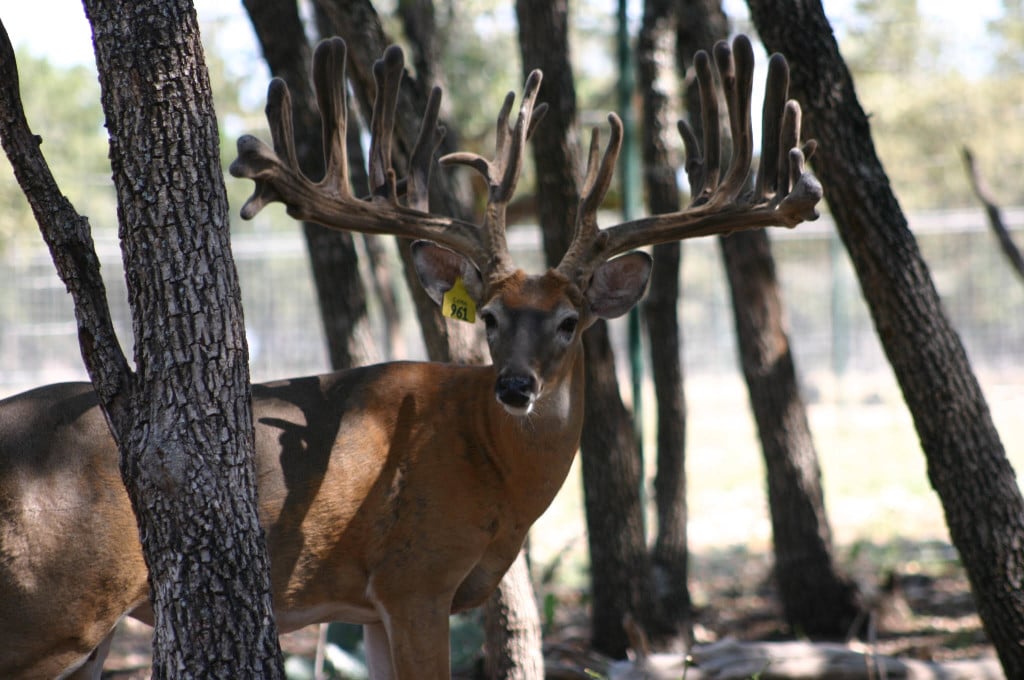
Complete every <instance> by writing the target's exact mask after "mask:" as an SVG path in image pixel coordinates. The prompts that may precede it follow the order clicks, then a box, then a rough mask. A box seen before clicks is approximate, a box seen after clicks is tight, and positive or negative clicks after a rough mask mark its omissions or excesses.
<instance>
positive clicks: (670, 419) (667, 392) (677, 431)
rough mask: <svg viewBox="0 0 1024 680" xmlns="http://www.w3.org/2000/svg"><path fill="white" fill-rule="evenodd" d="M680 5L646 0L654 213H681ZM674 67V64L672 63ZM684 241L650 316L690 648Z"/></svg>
mask: <svg viewBox="0 0 1024 680" xmlns="http://www.w3.org/2000/svg"><path fill="white" fill-rule="evenodd" d="M673 4H674V3H673V2H672V0H646V2H645V3H644V15H643V21H642V23H641V26H640V34H639V36H638V37H637V49H636V52H637V53H636V63H637V86H638V88H639V91H640V93H641V96H642V112H641V134H642V135H643V138H642V142H641V147H642V154H643V167H644V187H645V188H646V193H647V210H648V212H649V213H650V214H652V215H658V214H662V213H669V212H675V211H677V210H679V185H678V183H677V182H676V169H675V164H673V163H672V162H671V160H670V159H669V152H668V148H669V142H668V136H669V135H670V134H672V133H671V132H670V131H672V130H674V129H675V126H674V125H672V124H671V123H670V122H669V120H670V118H671V110H670V109H671V107H670V102H669V93H668V92H666V91H665V88H664V87H663V84H664V79H665V78H666V77H667V75H668V74H667V73H664V72H663V70H662V69H661V68H660V67H659V65H660V64H661V63H663V62H664V60H665V57H666V55H671V54H672V51H671V46H672V44H673V43H674V40H673V38H674V35H673V30H672V29H673V27H674V19H675V12H674V11H673V10H674V6H673ZM669 63H671V61H669ZM681 252H682V245H681V244H680V243H679V242H675V243H666V244H664V245H659V246H655V247H654V270H653V271H652V272H651V284H650V290H649V291H648V293H647V298H646V299H645V300H644V302H643V317H644V322H645V325H646V327H647V339H648V343H649V345H650V348H651V349H650V351H651V365H653V366H656V367H657V370H655V371H653V372H652V374H651V375H652V378H653V381H654V394H655V400H656V401H657V412H658V435H657V441H658V449H657V461H658V466H657V474H656V475H655V478H654V502H655V507H656V510H657V519H658V526H657V536H656V538H655V541H654V549H653V551H652V553H651V568H652V569H653V571H654V584H655V588H657V590H656V592H655V597H656V598H657V602H658V606H659V607H660V608H661V609H662V611H663V613H664V615H665V616H666V618H667V620H668V621H670V622H671V623H672V624H673V625H674V626H675V627H676V630H677V634H678V635H679V636H680V637H681V638H682V639H683V641H684V642H685V643H687V644H689V643H692V641H693V634H692V621H691V611H690V591H689V587H688V582H689V570H688V564H687V562H688V560H689V551H688V546H687V533H686V523H687V511H686V510H687V509H686V398H685V395H684V392H683V365H682V361H681V360H680V352H681V351H682V340H681V332H680V329H679V313H678V308H677V305H678V302H679V261H680V255H681Z"/></svg>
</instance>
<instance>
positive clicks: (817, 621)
mask: <svg viewBox="0 0 1024 680" xmlns="http://www.w3.org/2000/svg"><path fill="white" fill-rule="evenodd" d="M683 4H684V17H683V20H682V21H681V22H680V26H679V34H678V36H679V44H678V48H677V49H678V51H679V54H678V57H679V63H680V65H681V67H682V68H681V70H683V71H684V72H685V70H686V68H688V67H689V65H690V62H691V60H692V58H693V54H694V53H695V52H696V51H697V50H701V49H702V50H705V51H707V52H708V53H709V54H710V53H711V51H712V48H713V47H714V44H715V42H717V41H718V40H724V39H726V38H728V37H729V25H728V19H727V18H726V16H725V13H724V12H723V11H722V6H721V5H722V3H721V1H720V0H690V1H688V2H684V3H683ZM686 95H687V109H688V110H689V117H690V121H691V125H692V126H693V127H694V128H695V130H697V134H698V135H699V134H701V132H700V128H701V116H700V104H699V96H698V92H697V88H696V87H691V88H688V89H687V93H686ZM719 245H720V246H721V249H722V255H723V261H724V264H725V269H726V274H727V277H728V281H729V289H730V292H731V294H732V306H733V314H734V318H735V322H736V339H737V345H738V348H739V354H740V365H741V367H742V369H743V377H744V378H745V380H746V383H747V392H748V394H749V395H750V404H751V408H752V409H753V412H754V419H755V421H756V422H757V428H758V434H759V438H760V440H761V450H762V453H763V455H764V460H765V470H766V472H767V477H768V505H769V511H770V514H771V519H772V537H773V540H774V548H775V582H776V584H777V586H778V593H779V599H780V600H781V603H782V610H783V612H784V615H785V617H786V621H787V623H788V624H789V625H790V626H791V627H792V628H793V630H794V631H797V632H798V633H800V634H802V635H810V636H821V637H827V638H837V637H838V638H841V637H844V636H845V635H846V634H847V633H848V632H849V630H850V626H851V624H852V623H853V621H854V620H855V619H856V618H857V616H858V615H859V613H860V609H861V605H860V599H859V593H858V590H857V588H856V586H855V585H854V584H853V582H851V581H850V580H849V579H847V578H845V577H844V576H843V575H842V574H840V573H839V571H838V569H837V568H836V565H835V561H834V559H833V554H832V530H831V528H830V527H829V523H828V515H827V514H826V512H825V499H824V494H823V492H822V489H821V472H820V469H819V467H818V455H817V452H816V451H815V449H814V440H813V438H812V436H811V429H810V424H809V423H808V420H807V410H806V408H805V406H804V403H803V400H802V399H801V397H800V389H799V385H798V382H797V377H796V369H795V367H794V364H793V355H792V353H791V352H790V349H789V338H788V337H787V335H786V331H785V322H784V313H783V307H782V297H781V291H780V289H779V282H778V279H777V277H776V275H775V260H774V258H773V257H772V253H771V247H770V245H769V241H768V235H767V233H766V232H765V231H764V230H763V229H762V230H757V231H743V232H737V233H735V234H732V235H730V236H726V237H719Z"/></svg>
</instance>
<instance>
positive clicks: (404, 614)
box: [0, 38, 821, 678]
mask: <svg viewBox="0 0 1024 680" xmlns="http://www.w3.org/2000/svg"><path fill="white" fill-rule="evenodd" d="M734 55H735V56H734ZM715 61H716V63H717V66H718V70H719V72H720V76H721V78H720V79H721V81H722V83H723V90H724V93H725V100H726V102H727V105H728V111H729V118H730V122H731V128H732V137H733V151H732V157H731V161H730V163H729V167H728V169H727V171H725V172H724V177H721V178H720V175H722V174H723V173H720V166H721V163H720V152H719V139H718V122H717V121H718V111H717V96H716V92H715V89H714V87H713V77H712V71H711V65H710V59H709V57H708V56H707V55H701V56H699V57H698V59H697V60H696V63H697V66H698V76H699V82H700V85H701V90H702V93H703V98H704V101H705V113H704V118H705V121H704V130H705V139H704V145H703V146H704V149H705V151H706V155H705V156H704V157H703V158H701V157H700V154H699V145H698V144H697V141H696V139H695V138H694V135H693V134H692V133H690V132H689V130H688V128H686V127H685V126H681V131H682V133H683V136H684V140H685V142H686V146H687V156H688V160H687V171H688V173H689V175H690V178H691V184H692V186H693V190H694V202H693V206H692V207H691V208H689V209H688V210H684V211H681V212H678V213H674V214H670V215H662V216H658V217H651V218H646V219H641V220H636V221H632V222H628V223H623V224H618V225H616V226H613V227H610V228H608V229H603V230H602V229H599V228H598V226H597V220H596V214H597V209H598V206H599V205H600V203H601V201H602V199H603V197H604V195H605V192H606V191H607V189H608V186H609V184H610V182H611V178H612V174H613V168H614V164H615V160H616V157H617V154H618V150H619V144H620V141H621V134H622V126H621V123H620V122H619V119H618V118H617V117H615V116H614V115H610V116H609V122H610V124H611V140H610V142H609V144H608V146H607V149H606V150H605V152H604V154H603V157H602V156H601V154H600V153H599V142H598V138H597V134H596V132H595V134H594V137H593V142H592V144H591V146H590V153H589V164H588V169H587V176H586V178H585V179H584V181H583V186H582V191H581V199H580V203H579V210H578V215H577V216H576V223H575V237H574V239H573V241H572V245H571V247H570V248H569V250H568V252H567V253H566V254H565V257H564V259H563V260H562V262H561V264H559V266H558V267H556V268H554V269H552V270H550V271H547V272H545V273H542V274H539V275H530V274H525V273H523V272H522V271H521V270H518V269H517V268H516V267H515V266H514V265H513V263H512V261H511V259H510V257H509V252H508V248H507V244H506V239H505V209H506V206H507V204H508V201H509V199H510V198H511V196H512V193H513V191H514V189H515V185H516V181H517V178H518V176H519V171H520V167H521V165H522V160H523V153H524V146H525V143H526V140H527V138H528V137H529V135H530V132H531V130H532V129H533V126H534V125H535V124H536V123H537V122H538V121H539V119H540V117H541V115H542V113H543V106H542V105H541V106H536V107H535V99H536V96H537V91H538V88H539V86H540V80H541V75H540V73H539V72H534V73H532V74H531V75H530V77H529V78H528V79H527V82H526V86H525V92H524V95H523V101H522V103H521V107H520V110H519V114H518V117H517V119H516V120H515V122H514V124H510V120H509V116H510V113H511V110H512V95H509V97H508V98H507V99H506V101H505V104H504V106H503V108H502V110H501V114H500V115H499V118H498V133H497V152H496V154H495V157H494V159H491V160H487V159H484V158H481V157H480V156H477V155H472V154H465V153H458V154H453V155H450V156H447V157H445V158H442V159H441V162H442V163H446V164H451V163H456V164H465V165H469V166H471V167H473V168H475V169H476V170H478V171H479V172H481V173H482V174H483V176H484V177H485V178H486V180H487V183H488V186H489V200H488V204H487V210H486V215H485V217H484V219H483V223H482V225H479V226H477V225H473V224H468V223H465V222H460V221H458V220H454V219H450V218H447V217H441V216H436V215H430V214H427V213H426V207H427V201H426V189H427V182H428V181H429V173H430V166H431V164H432V162H433V160H432V155H433V152H434V150H435V148H436V144H437V142H438V140H439V139H440V135H441V132H440V130H439V129H438V126H437V111H438V103H439V92H437V91H435V92H434V93H433V94H432V97H431V102H430V105H429V107H428V110H427V112H426V114H425V116H424V122H423V125H422V128H421V133H420V138H419V141H418V143H417V145H416V147H415V149H414V151H413V154H412V159H413V161H412V163H411V169H410V171H409V173H408V176H407V177H406V178H405V179H404V180H401V181H399V180H397V179H396V176H395V172H394V171H393V170H392V167H391V162H390V156H391V154H390V148H389V147H390V143H391V133H392V127H393V123H394V114H395V106H396V93H397V89H398V84H399V81H400V78H401V76H402V73H403V70H404V66H403V61H402V56H401V52H400V51H398V50H397V49H395V48H392V49H391V50H389V51H388V52H387V53H386V54H385V56H384V58H383V60H382V61H380V62H378V64H377V66H376V68H375V75H376V76H377V83H378V96H377V101H376V103H375V106H374V115H373V123H372V145H371V154H370V158H371V161H370V162H371V168H370V175H371V178H372V183H373V191H372V196H371V197H370V198H369V199H368V200H359V199H357V198H356V197H354V196H353V195H352V194H351V193H350V190H349V187H348V180H347V160H346V157H345V143H344V137H345V125H346V119H345V111H346V106H345V100H344V97H345V85H344V82H343V69H344V62H345V46H344V43H342V42H341V41H340V40H337V39H334V40H330V41H326V42H324V43H321V45H320V46H319V47H318V48H317V51H316V55H315V60H314V62H315V66H314V73H313V77H314V79H315V81H316V87H317V94H318V98H319V102H320V106H321V111H322V115H323V120H324V132H325V134H324V139H325V143H324V150H325V154H326V166H327V173H326V177H325V178H324V179H323V180H322V181H321V182H319V183H313V182H311V181H310V180H309V179H307V178H306V177H305V176H304V175H303V174H302V173H301V172H300V171H299V170H298V164H297V162H296V157H295V150H294V146H293V142H292V130H291V117H290V102H289V96H288V92H287V88H286V87H285V86H284V84H283V83H282V82H280V81H274V82H273V83H272V84H271V86H270V91H269V102H268V107H267V112H268V119H269V121H270V127H271V131H272V136H273V142H274V149H273V150H272V149H270V148H268V147H267V146H265V145H264V144H262V143H261V142H259V141H257V140H256V139H254V138H252V137H244V138H242V139H240V140H239V142H238V148H239V158H238V160H237V161H236V162H235V163H234V164H233V165H232V166H231V172H232V174H234V175H236V176H240V177H248V178H251V179H253V180H255V183H256V189H255V193H254V194H253V196H252V198H250V199H249V201H248V202H247V203H246V205H245V207H244V208H243V209H242V214H243V215H244V216H246V217H251V216H252V215H254V214H255V213H256V212H258V211H259V210H260V209H261V208H262V206H263V205H264V204H266V203H267V202H269V201H273V200H277V201H281V202H283V203H284V204H285V205H286V206H287V208H288V212H289V214H291V215H292V216H294V217H296V218H300V219H304V220H310V221H315V222H319V223H321V224H324V225H327V226H329V227H333V228H338V229H349V230H354V231H362V232H373V233H387V234H395V235H398V236H403V237H410V238H416V239H425V241H420V242H418V243H417V244H416V245H415V247H414V259H415V261H416V264H417V267H418V271H419V276H420V279H421V281H422V283H423V285H424V286H425V287H426V289H427V291H428V292H429V293H430V295H431V296H432V297H433V299H435V300H436V301H438V303H441V302H442V301H443V300H444V297H445V295H446V293H448V292H449V291H450V289H452V288H453V286H455V284H456V282H457V281H458V280H459V279H461V281H462V285H463V287H464V288H465V289H466V291H467V294H468V296H469V298H470V299H471V303H472V304H474V305H475V306H476V307H477V308H478V309H479V316H480V317H481V318H482V319H483V322H484V324H485V325H486V329H487V338H488V342H489V344H490V351H491V356H492V359H493V361H494V365H493V366H475V367H462V366H454V365H445V364H436V363H415V362H395V363H388V364H383V365H378V366H370V367H366V368H359V369H355V370H350V371H344V372H338V373H332V374H329V375H323V376H318V377H307V378H296V379H292V380H284V381H281V382H274V383H269V384H264V385H256V386H254V388H253V410H254V417H255V422H256V467H257V474H258V488H259V501H260V519H261V522H262V524H263V526H264V527H265V530H266V533H267V538H268V542H269V550H270V556H271V560H272V581H273V591H274V606H275V613H276V617H277V623H278V626H279V628H280V630H281V631H290V630H295V629H297V628H299V627H302V626H305V625H307V624H310V623H315V622H322V621H334V620H344V621H352V622H356V623H361V624H363V625H364V626H365V627H366V641H367V649H368V652H369V658H370V664H371V671H372V674H373V676H374V677H398V678H440V677H447V676H448V673H449V668H448V663H449V661H448V615H449V614H450V613H451V612H455V611H459V610H463V609H466V608H469V607H475V606H477V605H479V604H481V603H482V602H483V601H484V599H485V598H486V597H487V596H488V595H489V594H490V593H491V591H492V590H493V589H494V588H495V586H496V585H497V583H498V581H499V579H500V578H501V577H502V574H503V573H504V572H505V570H506V568H507V567H508V565H509V564H510V563H511V561H512V560H513V558H514V557H515V556H516V554H517V553H518V551H519V549H520V547H521V546H522V544H523V540H524V537H525V536H526V532H527V530H528V529H529V528H530V525H531V524H532V523H533V522H534V520H536V518H537V517H538V516H539V515H540V514H541V512H543V511H544V509H545V508H546V507H547V506H548V504H549V503H550V502H551V500H552V498H553V497H554V495H555V493H556V492H557V491H558V489H559V487H560V486H561V485H562V482H563V480H564V479H565V476H566V474H567V472H568V470H569V466H570V463H571V462H572V460H573V456H574V455H575V453H576V449H577V446H578V443H579V439H580V432H581V428H582V426H583V408H582V401H583V361H584V357H583V351H582V347H581V342H580V336H581V334H582V333H583V332H584V331H585V330H586V329H587V327H588V326H590V325H591V324H592V323H594V321H595V320H596V319H598V318H611V317H616V316H619V315H621V314H623V313H624V312H626V311H627V310H628V309H629V308H630V307H631V306H632V305H633V304H635V303H636V302H637V301H638V300H639V299H640V298H641V297H642V295H643V294H644V291H645V289H646V285H647V278H648V274H649V272H650V267H651V260H650V257H649V256H648V255H646V254H644V253H641V252H630V253H628V254H625V255H622V256H621V257H617V258H615V259H612V258H613V257H614V256H616V255H620V254H622V253H626V252H627V251H630V250H632V249H634V248H637V247H639V246H643V245H645V244H653V243H659V242H665V241H671V240H676V239H683V238H690V237H693V236H702V235H707V234H718V233H724V232H729V231H732V230H736V229H747V228H753V227H760V226H769V225H785V226H794V225H796V224H797V223H799V222H801V221H802V220H805V219H813V218H814V217H815V216H816V213H815V204H816V203H817V201H818V200H819V199H820V196H821V189H820V187H819V185H818V184H817V182H816V181H815V180H814V178H813V177H812V176H811V175H810V174H808V173H805V172H804V169H803V163H804V153H803V152H802V151H801V149H800V148H799V146H798V145H799V107H798V106H797V105H796V104H795V103H794V102H786V89H787V86H788V71H787V70H786V66H785V61H784V60H783V59H781V57H777V58H774V59H773V60H772V63H771V68H770V71H769V79H768V96H767V100H766V105H765V110H764V130H765V139H764V142H763V146H762V149H763V153H762V160H761V170H760V173H759V175H758V179H757V182H756V184H755V185H753V186H752V187H751V186H750V185H749V184H748V181H747V180H748V175H749V174H750V166H751V157H752V146H753V145H752V139H751V137H752V135H751V128H750V111H749V109H750V92H751V82H752V77H753V52H752V49H751V46H750V43H749V41H747V40H746V39H745V38H743V39H738V40H737V41H736V42H735V43H734V47H733V48H730V47H729V46H728V45H725V44H724V43H723V44H721V45H719V46H718V47H717V48H716V50H715ZM403 196H404V203H401V202H400V200H401V199H402V197H403ZM428 241H429V242H428ZM456 304H458V303H456ZM125 615H131V616H135V617H137V618H139V619H141V620H143V621H149V620H150V616H151V612H150V611H149V606H148V586H147V574H146V567H145V565H144V563H143V559H142V553H141V548H140V544H139V538H138V535H137V532H136V529H135V520H134V517H133V515H132V510H131V506H130V504H129V502H128V498H127V496H126V494H125V492H124V490H123V488H122V485H121V480H120V476H119V472H118V451H117V449H116V447H115V445H114V442H113V440H112V439H111V436H110V434H109V433H108V430H107V425H106V422H105V420H104V417H103V415H102V413H101V412H100V409H99V408H98V407H97V402H96V398H95V397H94V395H93V392H92V389H91V387H90V385H88V384H85V383H82V384H63V385H52V386H49V387H42V388H39V389H36V390H33V391H31V392H27V393H24V394H21V395H18V396H15V397H11V398H9V399H7V400H5V401H3V402H0V677H4V678H40V677H53V676H58V675H61V674H65V673H69V672H73V671H75V669H78V672H81V673H85V672H87V671H90V672H91V671H93V670H96V669H98V668H99V667H100V666H101V665H102V661H103V656H104V654H103V653H96V654H93V658H91V659H90V658H89V656H90V654H92V653H93V652H94V650H95V649H97V647H99V648H100V649H102V648H103V645H105V644H107V643H108V642H109V638H108V634H109V633H110V632H111V630H112V628H113V627H114V625H115V623H116V622H117V621H118V620H119V619H120V618H121V617H123V616H125Z"/></svg>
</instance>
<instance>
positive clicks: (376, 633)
mask: <svg viewBox="0 0 1024 680" xmlns="http://www.w3.org/2000/svg"><path fill="white" fill-rule="evenodd" d="M363 650H364V651H365V653H366V669H367V670H368V671H369V675H370V680H394V679H395V668H394V666H393V665H392V664H391V643H390V641H389V640H388V631H387V629H385V628H384V624H383V623H364V624H363Z"/></svg>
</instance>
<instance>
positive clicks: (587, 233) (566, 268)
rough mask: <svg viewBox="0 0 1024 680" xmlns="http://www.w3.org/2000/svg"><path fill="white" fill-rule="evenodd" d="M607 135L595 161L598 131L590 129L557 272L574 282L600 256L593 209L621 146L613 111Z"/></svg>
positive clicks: (609, 179) (602, 194) (604, 191)
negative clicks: (567, 238)
mask: <svg viewBox="0 0 1024 680" xmlns="http://www.w3.org/2000/svg"><path fill="white" fill-rule="evenodd" d="M608 124H609V126H610V127H611V135H610V136H609V138H608V146H607V147H605V150H604V155H603V156H602V157H601V161H600V163H599V162H598V154H599V153H600V151H601V133H600V130H598V128H596V127H595V128H594V130H593V132H592V133H591V135H590V151H589V153H588V154H587V175H586V177H585V178H584V180H583V188H582V191H581V192H580V202H579V207H578V209H577V210H576V224H575V228H574V230H573V238H572V242H571V243H570V244H569V248H568V249H567V250H566V253H565V255H564V256H563V257H562V261H561V262H560V263H559V264H558V267H557V269H558V271H559V272H561V273H562V274H563V275H565V276H567V277H569V278H570V279H572V280H574V281H576V282H577V283H578V284H584V283H586V279H587V278H588V277H589V274H590V272H591V271H592V269H593V267H595V266H596V265H597V264H599V263H600V262H601V261H602V260H603V259H604V257H603V255H602V252H603V249H604V241H605V238H606V236H605V232H603V231H601V229H600V227H599V226H598V224H597V210H598V208H600V207H601V202H602V201H603V200H604V197H605V195H606V194H607V193H608V188H609V187H610V186H611V183H612V176H613V175H614V174H615V162H616V161H617V160H618V158H619V151H621V149H622V134H623V126H622V120H621V119H620V118H619V117H618V116H617V115H615V114H614V113H609V114H608Z"/></svg>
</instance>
